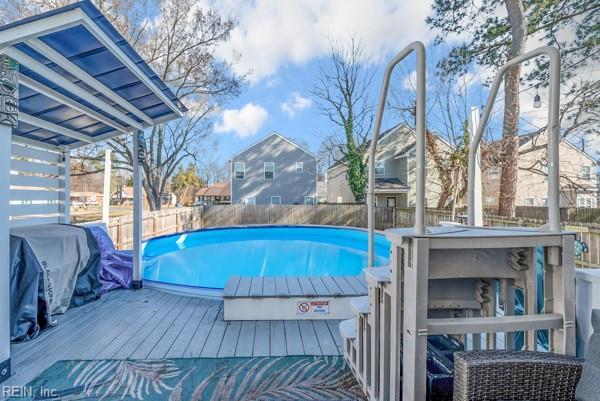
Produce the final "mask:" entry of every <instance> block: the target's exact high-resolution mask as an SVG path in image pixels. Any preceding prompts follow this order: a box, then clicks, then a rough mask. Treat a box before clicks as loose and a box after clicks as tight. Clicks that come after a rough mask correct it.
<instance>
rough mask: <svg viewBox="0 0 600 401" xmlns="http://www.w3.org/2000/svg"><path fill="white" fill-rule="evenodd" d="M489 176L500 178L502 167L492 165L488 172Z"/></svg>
mask: <svg viewBox="0 0 600 401" xmlns="http://www.w3.org/2000/svg"><path fill="white" fill-rule="evenodd" d="M487 175H488V177H489V178H498V177H500V167H497V166H496V167H490V169H489V170H488V173H487Z"/></svg>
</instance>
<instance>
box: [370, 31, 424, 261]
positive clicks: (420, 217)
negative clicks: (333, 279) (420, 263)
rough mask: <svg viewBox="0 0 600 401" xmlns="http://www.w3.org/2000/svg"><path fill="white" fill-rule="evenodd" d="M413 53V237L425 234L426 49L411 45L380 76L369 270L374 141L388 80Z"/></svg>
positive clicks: (371, 165)
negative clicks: (414, 90) (415, 141)
mask: <svg viewBox="0 0 600 401" xmlns="http://www.w3.org/2000/svg"><path fill="white" fill-rule="evenodd" d="M412 52H415V53H416V55H417V105H416V127H415V130H416V135H417V145H416V153H417V154H416V173H417V177H416V178H417V179H416V194H417V195H416V205H415V225H414V230H415V233H416V234H424V233H425V46H424V45H423V43H422V42H419V41H416V42H412V43H411V44H409V45H408V46H406V47H405V48H404V49H403V50H402V51H401V52H400V53H398V54H397V55H396V56H395V57H394V58H393V59H392V60H391V61H390V62H389V63H388V65H387V67H386V69H385V73H384V76H383V84H382V86H381V93H380V95H379V105H378V106H377V114H376V115H375V126H374V130H373V137H372V138H371V145H370V147H369V160H368V166H369V171H368V189H367V210H368V229H369V259H368V262H369V267H371V266H374V265H375V156H376V154H377V140H378V139H379V135H380V131H381V121H382V119H383V112H384V109H385V103H386V98H387V93H388V88H389V84H390V78H391V76H392V72H393V70H394V68H395V67H396V65H398V64H399V63H400V62H401V61H402V60H404V59H405V58H406V57H407V56H408V55H409V54H411V53H412Z"/></svg>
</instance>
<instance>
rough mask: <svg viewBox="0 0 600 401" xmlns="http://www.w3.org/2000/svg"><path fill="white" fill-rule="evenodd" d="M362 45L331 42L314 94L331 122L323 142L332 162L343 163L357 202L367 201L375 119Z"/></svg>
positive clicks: (370, 75)
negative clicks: (368, 156)
mask: <svg viewBox="0 0 600 401" xmlns="http://www.w3.org/2000/svg"><path fill="white" fill-rule="evenodd" d="M363 56H364V55H363V50H362V47H361V45H360V43H359V42H358V41H357V40H356V39H354V38H352V39H351V40H350V42H349V43H344V44H340V43H335V42H331V46H330V52H329V55H328V57H327V58H326V59H325V60H324V61H323V62H322V63H321V65H320V66H319V76H318V79H317V82H316V84H315V85H314V86H313V87H312V89H311V93H312V94H313V95H314V96H315V97H316V98H317V100H318V107H319V110H320V111H321V113H322V114H323V115H324V116H325V117H327V118H328V119H329V121H330V122H331V124H332V127H333V130H332V131H333V132H332V134H331V135H328V136H327V137H326V138H325V140H324V141H323V146H324V148H325V149H326V151H327V153H328V154H329V155H330V158H331V160H332V162H338V161H340V162H343V163H344V164H345V165H346V167H347V180H348V184H349V186H350V189H351V190H352V193H353V194H354V198H355V200H356V201H357V202H363V201H364V199H365V189H366V183H367V164H366V162H367V161H366V151H367V147H368V138H369V136H370V131H371V123H372V119H373V106H372V105H371V104H370V102H369V96H368V94H369V86H370V85H371V82H372V79H373V71H372V70H371V69H370V68H369V67H367V65H366V64H364V60H363Z"/></svg>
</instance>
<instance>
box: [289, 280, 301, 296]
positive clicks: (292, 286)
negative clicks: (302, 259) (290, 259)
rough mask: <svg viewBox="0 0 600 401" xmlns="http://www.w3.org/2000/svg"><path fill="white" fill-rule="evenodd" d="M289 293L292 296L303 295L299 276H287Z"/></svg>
mask: <svg viewBox="0 0 600 401" xmlns="http://www.w3.org/2000/svg"><path fill="white" fill-rule="evenodd" d="M286 281H287V286H288V294H289V295H290V296H302V289H301V288H300V283H298V278H297V277H286Z"/></svg>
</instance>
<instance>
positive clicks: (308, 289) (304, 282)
mask: <svg viewBox="0 0 600 401" xmlns="http://www.w3.org/2000/svg"><path fill="white" fill-rule="evenodd" d="M298 283H299V284H300V288H301V289H302V295H304V296H305V297H314V296H316V295H317V292H316V291H315V288H314V287H313V285H312V283H311V282H310V278H308V277H298Z"/></svg>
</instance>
